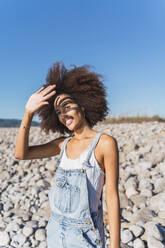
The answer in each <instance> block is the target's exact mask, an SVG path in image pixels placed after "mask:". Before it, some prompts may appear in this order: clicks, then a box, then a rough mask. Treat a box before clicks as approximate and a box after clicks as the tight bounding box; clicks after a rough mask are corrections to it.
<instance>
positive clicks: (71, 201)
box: [46, 133, 105, 248]
mask: <svg viewBox="0 0 165 248" xmlns="http://www.w3.org/2000/svg"><path fill="white" fill-rule="evenodd" d="M101 134H102V133H97V134H96V135H95V137H94V139H93V141H92V143H91V145H90V149H89V151H88V153H87V156H86V158H85V159H84V161H83V163H82V168H81V169H67V170H66V169H63V168H61V167H60V166H58V168H57V170H56V174H55V177H54V183H53V186H52V188H51V189H50V191H49V193H48V196H49V202H50V209H51V215H50V218H49V221H48V225H47V228H46V230H47V245H48V248H85V247H93V248H105V240H104V223H103V207H102V187H103V183H102V182H104V173H103V172H101V168H98V167H96V166H93V165H92V164H90V162H89V158H90V156H91V154H92V152H93V151H94V148H95V146H96V144H97V142H98V140H99V138H100V136H101ZM70 138H71V137H67V138H66V139H65V140H64V142H63V145H62V148H61V152H60V155H59V158H58V165H59V164H60V161H61V159H62V156H63V152H64V149H65V146H66V143H67V141H68V140H69V139H70ZM93 174H94V175H95V176H96V177H94V175H93ZM100 182H101V184H100ZM99 186H100V187H101V190H100V188H99ZM98 189H99V192H101V195H100V198H99V199H98V192H97V190H98ZM91 201H94V203H95V206H97V210H96V211H93V210H92V209H91V205H90V202H91Z"/></svg>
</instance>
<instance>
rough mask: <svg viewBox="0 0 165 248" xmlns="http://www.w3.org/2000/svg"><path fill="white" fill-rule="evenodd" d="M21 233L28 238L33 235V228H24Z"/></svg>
mask: <svg viewBox="0 0 165 248" xmlns="http://www.w3.org/2000/svg"><path fill="white" fill-rule="evenodd" d="M22 233H23V234H24V235H25V237H29V236H30V235H32V233H33V228H32V227H30V226H24V228H23V230H22Z"/></svg>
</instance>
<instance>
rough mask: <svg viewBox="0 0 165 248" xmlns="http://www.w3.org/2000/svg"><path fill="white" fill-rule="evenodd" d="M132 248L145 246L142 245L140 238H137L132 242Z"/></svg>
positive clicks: (143, 247)
mask: <svg viewBox="0 0 165 248" xmlns="http://www.w3.org/2000/svg"><path fill="white" fill-rule="evenodd" d="M133 247H134V248H145V245H144V242H143V241H142V240H141V239H140V238H137V239H135V240H134V242H133Z"/></svg>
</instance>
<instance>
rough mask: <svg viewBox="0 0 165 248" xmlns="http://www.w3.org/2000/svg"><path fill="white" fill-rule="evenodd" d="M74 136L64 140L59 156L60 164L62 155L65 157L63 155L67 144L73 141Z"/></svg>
mask: <svg viewBox="0 0 165 248" xmlns="http://www.w3.org/2000/svg"><path fill="white" fill-rule="evenodd" d="M72 136H73V135H72V134H71V135H69V136H68V137H66V138H65V139H64V142H63V143H62V146H61V151H60V154H59V156H58V158H57V162H58V164H59V163H60V162H61V158H62V155H63V153H64V150H65V146H66V143H67V142H68V141H69V140H70V139H71V137H72Z"/></svg>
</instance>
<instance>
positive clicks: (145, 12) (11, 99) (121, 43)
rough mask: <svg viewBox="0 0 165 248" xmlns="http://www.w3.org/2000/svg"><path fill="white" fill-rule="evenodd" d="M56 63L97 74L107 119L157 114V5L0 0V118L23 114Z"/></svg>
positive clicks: (163, 57)
mask: <svg viewBox="0 0 165 248" xmlns="http://www.w3.org/2000/svg"><path fill="white" fill-rule="evenodd" d="M56 61H63V62H64V64H65V65H66V67H67V68H69V66H70V65H72V64H75V65H78V66H80V65H84V64H89V65H92V66H94V70H95V71H96V72H98V73H100V74H103V75H104V78H105V81H104V83H105V85H106V87H107V100H108V103H109V108H110V110H111V112H110V114H111V115H112V116H118V115H119V114H122V115H135V114H137V113H139V114H147V115H148V116H151V115H154V114H158V115H160V116H162V117H165V1H164V0H102V1H100V0H83V1H78V0H69V1H68V0H60V1H55V0H28V1H22V0H0V85H1V87H0V89H1V90H0V118H19V119H21V118H22V117H23V113H24V107H25V104H26V101H27V100H28V98H29V97H30V95H31V94H32V93H33V92H34V91H36V90H38V89H39V88H40V87H41V85H42V84H43V83H44V82H45V77H46V74H47V72H48V68H49V67H50V66H52V64H53V63H54V62H56Z"/></svg>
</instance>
